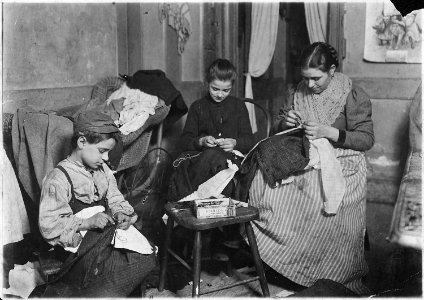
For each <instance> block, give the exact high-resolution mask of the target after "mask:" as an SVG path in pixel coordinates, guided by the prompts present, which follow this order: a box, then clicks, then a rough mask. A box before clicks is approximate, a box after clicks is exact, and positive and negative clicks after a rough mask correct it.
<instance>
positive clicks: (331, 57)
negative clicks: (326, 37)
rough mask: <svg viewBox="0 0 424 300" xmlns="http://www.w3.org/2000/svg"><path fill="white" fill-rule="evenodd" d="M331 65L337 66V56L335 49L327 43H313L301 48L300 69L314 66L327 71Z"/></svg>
mask: <svg viewBox="0 0 424 300" xmlns="http://www.w3.org/2000/svg"><path fill="white" fill-rule="evenodd" d="M332 65H335V66H336V68H337V67H338V66H339V58H338V55H337V51H336V49H334V47H333V46H331V45H329V44H327V43H323V42H316V43H313V44H311V45H309V46H308V47H306V48H305V49H303V51H302V54H301V55H300V68H301V69H309V68H314V69H319V70H321V71H322V72H328V71H329V70H330V68H331V66H332Z"/></svg>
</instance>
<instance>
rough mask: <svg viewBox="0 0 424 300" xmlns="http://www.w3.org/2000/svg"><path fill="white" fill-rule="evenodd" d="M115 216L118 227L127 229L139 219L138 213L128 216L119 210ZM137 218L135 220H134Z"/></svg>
mask: <svg viewBox="0 0 424 300" xmlns="http://www.w3.org/2000/svg"><path fill="white" fill-rule="evenodd" d="M113 218H114V219H115V220H116V224H118V226H117V228H118V229H123V230H127V229H128V228H129V227H130V226H131V225H132V224H134V223H135V221H136V220H137V215H135V218H134V217H131V216H127V215H125V214H123V213H122V212H117V213H116V214H115V215H114V216H113ZM134 219H135V220H134Z"/></svg>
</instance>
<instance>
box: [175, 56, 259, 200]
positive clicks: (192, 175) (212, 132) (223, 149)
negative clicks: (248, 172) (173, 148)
mask: <svg viewBox="0 0 424 300" xmlns="http://www.w3.org/2000/svg"><path fill="white" fill-rule="evenodd" d="M236 76H237V73H236V69H235V68H234V66H233V65H232V64H231V62H230V61H228V60H226V59H217V60H215V61H214V62H213V63H212V64H211V65H210V66H209V68H208V70H207V72H206V82H207V89H208V93H207V94H206V95H205V96H204V97H203V98H201V99H199V100H197V101H195V102H194V103H193V104H192V105H191V106H190V109H189V112H188V115H187V120H186V123H185V127H184V131H183V134H182V137H181V148H182V150H183V151H184V152H183V153H182V155H180V158H178V159H177V160H176V163H175V164H174V166H176V167H177V168H176V173H175V174H174V176H173V179H172V180H171V189H170V200H171V201H176V200H179V199H181V198H183V197H185V196H187V195H189V194H191V193H192V192H194V191H195V190H196V189H197V187H198V186H199V184H201V183H203V182H205V181H206V180H208V179H209V178H211V177H212V176H213V175H215V174H216V173H218V172H219V171H220V170H222V169H226V168H227V159H235V156H234V154H232V153H231V152H232V151H233V150H238V151H240V152H241V153H247V152H248V151H249V149H250V148H251V147H252V146H253V142H254V139H253V134H252V128H251V126H250V121H249V115H248V112H247V108H246V105H245V103H244V102H243V101H242V100H240V99H238V98H236V97H233V96H231V95H230V93H231V89H232V87H233V84H234V80H235V79H236ZM185 178H187V179H188V182H186V180H185ZM231 193H232V189H231V188H230V186H229V188H227V189H226V190H224V194H225V195H226V196H231Z"/></svg>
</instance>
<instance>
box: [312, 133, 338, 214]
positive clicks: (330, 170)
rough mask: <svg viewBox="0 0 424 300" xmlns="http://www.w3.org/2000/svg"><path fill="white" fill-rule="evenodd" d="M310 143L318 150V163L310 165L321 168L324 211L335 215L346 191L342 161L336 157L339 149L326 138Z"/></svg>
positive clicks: (314, 149) (313, 149)
mask: <svg viewBox="0 0 424 300" xmlns="http://www.w3.org/2000/svg"><path fill="white" fill-rule="evenodd" d="M310 143H311V147H310V150H311V151H312V152H316V156H318V163H313V164H311V163H309V164H308V166H311V167H313V168H315V169H321V181H322V188H323V192H324V195H323V198H324V211H325V212H326V213H327V214H331V215H334V214H336V212H337V209H338V208H339V206H340V204H341V202H342V199H343V196H344V194H345V191H346V180H345V178H344V177H343V173H342V169H341V166H340V163H339V161H338V160H337V158H336V152H337V150H336V149H334V148H333V146H331V144H330V143H329V142H328V140H327V139H324V138H321V139H316V140H311V141H310ZM311 160H312V159H311Z"/></svg>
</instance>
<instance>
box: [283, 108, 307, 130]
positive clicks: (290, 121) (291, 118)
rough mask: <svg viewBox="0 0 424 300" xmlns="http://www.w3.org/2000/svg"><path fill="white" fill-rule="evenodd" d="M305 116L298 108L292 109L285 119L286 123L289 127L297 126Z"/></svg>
mask: <svg viewBox="0 0 424 300" xmlns="http://www.w3.org/2000/svg"><path fill="white" fill-rule="evenodd" d="M302 118H303V116H302V114H301V113H300V112H299V111H297V110H290V111H289V112H288V113H287V115H286V119H285V123H286V124H285V125H286V126H289V127H296V126H298V125H299V123H300V121H301V120H302Z"/></svg>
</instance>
